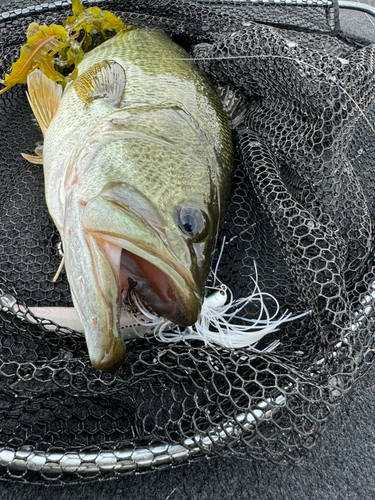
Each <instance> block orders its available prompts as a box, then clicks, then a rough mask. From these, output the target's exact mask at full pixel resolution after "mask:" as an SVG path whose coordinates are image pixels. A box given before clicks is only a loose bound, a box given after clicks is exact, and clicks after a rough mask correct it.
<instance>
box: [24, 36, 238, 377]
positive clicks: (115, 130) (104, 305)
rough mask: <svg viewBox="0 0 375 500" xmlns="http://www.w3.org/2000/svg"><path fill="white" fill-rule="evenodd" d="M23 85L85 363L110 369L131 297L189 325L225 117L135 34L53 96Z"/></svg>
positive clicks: (220, 192)
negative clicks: (36, 126) (37, 133)
mask: <svg viewBox="0 0 375 500" xmlns="http://www.w3.org/2000/svg"><path fill="white" fill-rule="evenodd" d="M28 90H29V100H30V103H31V106H32V108H33V111H34V113H35V115H36V117H37V119H38V122H39V123H40V125H41V128H42V130H43V132H44V134H45V137H44V146H43V160H40V161H43V166H44V174H45V189H46V199H47V205H48V209H49V211H50V214H51V216H52V218H53V220H54V222H55V224H56V226H57V228H58V230H59V232H60V234H61V238H62V242H63V248H64V255H65V268H66V273H67V276H68V280H69V284H70V288H71V293H72V297H73V302H74V305H75V308H76V309H77V312H78V316H79V318H80V321H81V323H82V325H83V328H84V332H85V338H86V343H87V347H88V351H89V355H90V359H91V362H92V364H93V365H94V366H95V367H96V368H98V369H100V370H105V371H114V370H116V369H117V368H118V367H119V366H120V364H121V363H122V361H123V359H124V355H125V347H124V345H123V342H122V340H121V338H120V334H119V313H120V310H121V304H122V302H123V301H124V300H126V298H127V297H128V296H129V293H130V291H131V290H133V291H134V292H135V293H137V294H138V296H139V297H140V298H141V299H142V301H143V302H144V304H146V305H147V306H148V307H150V308H151V309H152V310H153V311H155V312H156V313H157V314H159V315H160V316H163V317H165V318H166V319H168V320H170V321H172V322H173V323H176V324H179V325H183V326H187V325H191V324H193V323H195V322H196V320H197V318H198V315H199V312H200V308H201V304H202V301H203V298H204V285H205V281H206V278H207V275H208V272H209V267H210V256H211V251H212V247H213V242H214V240H215V236H216V234H217V231H218V228H219V225H220V222H221V220H222V217H223V214H224V211H225V206H226V201H227V197H228V192H229V188H230V182H231V174H232V142H231V132H230V130H229V127H228V119H227V116H226V114H225V112H224V111H223V107H222V103H221V101H220V99H219V97H218V96H217V94H216V92H215V90H214V87H213V85H212V83H211V82H210V80H209V79H208V77H207V76H206V75H205V74H203V73H202V72H201V71H200V70H199V69H198V68H197V66H196V65H195V64H194V62H193V60H192V58H191V56H190V55H189V54H188V53H187V52H186V51H185V50H183V49H182V48H181V47H180V46H178V45H176V44H175V43H174V42H173V41H172V40H171V39H170V37H169V36H168V35H166V34H164V33H160V32H153V31H146V30H142V29H135V30H131V31H124V32H120V33H119V34H118V35H116V36H115V37H114V38H112V39H111V40H108V41H107V42H105V43H103V44H102V45H100V46H99V47H97V48H95V49H94V50H92V51H91V52H89V53H88V54H86V56H85V57H84V59H83V61H82V62H81V63H80V64H79V66H78V77H77V78H76V79H75V80H74V82H73V83H71V84H69V85H68V86H67V87H66V89H65V91H64V94H63V95H62V96H61V91H60V90H59V86H58V85H57V84H55V83H54V82H52V81H50V80H48V79H47V78H46V77H45V76H43V75H42V74H41V73H40V72H39V71H38V70H37V71H34V72H33V73H32V74H31V75H30V76H29V81H28Z"/></svg>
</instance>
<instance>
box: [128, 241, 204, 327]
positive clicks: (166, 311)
mask: <svg viewBox="0 0 375 500" xmlns="http://www.w3.org/2000/svg"><path fill="white" fill-rule="evenodd" d="M119 286H120V301H121V302H124V301H128V302H131V299H130V294H131V292H135V293H136V294H137V295H138V297H139V298H140V299H141V301H142V302H143V304H145V305H146V306H147V307H149V308H150V309H152V311H154V312H155V313H156V314H158V315H159V316H162V317H163V318H166V319H167V320H169V321H171V322H172V323H175V324H177V325H181V326H190V325H192V324H194V323H195V322H196V321H197V318H198V314H199V309H200V301H199V299H198V298H197V297H196V295H195V294H194V293H192V294H189V295H190V296H189V297H186V296H184V294H183V293H181V291H180V290H179V288H178V287H177V286H176V283H174V282H173V279H172V278H171V277H170V276H168V275H167V273H166V272H165V271H163V270H162V269H160V268H159V267H157V266H156V265H155V264H153V263H152V262H150V261H149V260H147V259H145V258H143V257H141V256H139V255H137V254H135V253H132V252H130V251H129V250H126V249H122V250H121V259H120V271H119ZM194 297H195V300H191V299H192V298H194Z"/></svg>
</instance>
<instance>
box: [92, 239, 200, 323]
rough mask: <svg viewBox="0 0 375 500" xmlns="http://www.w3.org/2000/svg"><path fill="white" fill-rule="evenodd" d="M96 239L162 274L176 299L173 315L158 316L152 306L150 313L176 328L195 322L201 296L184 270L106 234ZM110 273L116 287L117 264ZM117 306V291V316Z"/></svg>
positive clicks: (177, 265) (147, 249)
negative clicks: (117, 248)
mask: <svg viewBox="0 0 375 500" xmlns="http://www.w3.org/2000/svg"><path fill="white" fill-rule="evenodd" d="M98 236H99V237H100V238H102V239H103V240H106V241H107V242H109V243H111V244H112V245H115V246H117V247H119V248H121V249H122V251H124V250H125V251H127V252H128V253H130V254H133V255H135V256H136V257H140V258H141V259H143V260H145V261H147V262H149V263H151V264H152V265H153V266H155V267H156V268H158V270H159V271H161V272H162V273H163V274H164V276H165V277H166V279H167V281H169V283H170V284H171V285H172V287H173V290H174V292H175V295H176V299H175V300H174V301H172V302H174V303H175V307H174V308H172V310H173V314H159V313H158V311H157V310H156V309H155V310H154V308H153V307H152V306H149V307H151V308H152V309H153V310H154V312H156V313H157V314H159V315H160V316H162V317H164V318H166V319H167V320H169V321H171V322H172V323H174V324H178V325H180V326H191V325H193V324H194V323H195V322H196V321H197V319H198V315H199V313H200V309H201V305H202V302H203V293H201V292H200V291H199V290H198V288H197V286H194V284H195V283H194V281H193V279H192V277H191V276H189V272H188V271H187V269H186V268H185V267H184V266H182V265H180V264H177V263H176V262H175V261H174V260H172V259H167V258H166V257H165V256H163V255H160V254H158V253H157V252H155V251H153V250H151V249H149V248H141V247H139V246H137V245H136V244H135V243H133V242H131V241H129V240H126V239H124V238H121V239H119V238H116V237H114V236H112V235H108V234H98ZM168 253H169V252H168ZM114 273H115V275H116V276H117V278H118V282H119V285H120V273H121V261H120V264H119V266H118V267H117V268H116V269H114ZM125 273H126V268H125ZM150 286H151V285H150ZM155 293H157V292H155ZM121 303H122V294H121V290H119V312H120V309H121ZM146 304H147V302H146Z"/></svg>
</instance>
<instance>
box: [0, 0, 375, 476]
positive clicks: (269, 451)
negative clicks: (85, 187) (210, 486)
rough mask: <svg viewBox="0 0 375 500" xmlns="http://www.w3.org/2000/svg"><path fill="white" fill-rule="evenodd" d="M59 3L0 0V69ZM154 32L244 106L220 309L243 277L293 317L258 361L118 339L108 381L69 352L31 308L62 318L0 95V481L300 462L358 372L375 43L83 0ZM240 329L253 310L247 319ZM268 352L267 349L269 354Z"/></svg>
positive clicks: (367, 264)
mask: <svg viewBox="0 0 375 500" xmlns="http://www.w3.org/2000/svg"><path fill="white" fill-rule="evenodd" d="M69 5H70V4H69V2H63V1H60V2H52V3H42V2H38V1H32V0H28V2H22V8H19V2H14V1H13V2H6V3H3V4H2V5H1V12H0V40H1V43H0V54H1V57H0V66H1V68H0V69H1V71H0V73H1V74H2V75H3V74H4V73H5V72H7V71H9V67H10V65H11V63H12V62H13V61H14V60H15V59H16V58H17V57H18V51H19V47H20V45H22V44H23V43H24V41H25V38H24V37H25V32H26V28H27V26H28V24H29V23H30V22H31V21H37V22H39V23H43V22H45V23H47V24H48V23H52V22H54V23H56V22H59V21H61V20H62V19H64V18H65V17H66V15H67V12H68V11H69ZM86 5H88V6H90V5H98V6H100V7H101V8H107V9H109V10H111V11H113V12H115V13H116V15H118V16H120V17H122V19H123V20H124V21H125V22H126V23H127V24H130V25H135V26H141V27H146V28H150V29H159V30H164V31H168V32H169V33H171V34H172V37H173V39H174V40H175V41H176V42H177V43H180V44H181V45H182V46H184V48H186V49H187V50H189V51H190V52H191V53H192V54H193V56H194V58H195V60H196V62H197V64H198V65H199V66H200V67H201V68H202V69H203V70H204V71H206V72H207V73H208V74H209V75H211V76H212V77H213V78H214V79H215V81H217V82H219V83H220V85H221V86H224V87H225V88H226V89H227V91H230V92H232V93H233V94H234V95H236V96H237V98H239V99H240V100H241V103H242V106H243V107H244V109H245V110H246V113H245V119H244V122H243V123H242V124H241V125H239V126H238V127H237V128H236V129H235V130H234V131H233V137H234V144H235V150H236V158H235V174H234V179H233V187H232V193H231V198H230V202H229V208H228V213H227V216H226V219H225V222H224V224H223V227H222V229H221V232H220V234H219V239H218V245H217V248H216V250H215V252H214V255H213V264H215V262H216V261H217V259H218V256H219V250H220V248H221V246H222V244H223V254H222V257H221V260H220V264H219V266H218V276H219V277H220V279H221V280H222V281H223V282H224V283H225V284H226V285H228V286H229V287H230V288H231V289H232V291H233V293H234V295H235V297H243V296H246V295H247V294H248V293H249V291H250V290H251V287H252V283H253V281H252V279H253V278H254V277H255V269H254V262H255V263H256V267H257V270H258V271H257V272H258V284H259V287H260V288H261V289H262V291H264V292H269V293H272V295H274V296H275V297H277V299H278V301H279V304H280V307H281V310H282V311H286V310H288V311H290V312H292V313H293V315H294V316H296V315H299V314H301V313H304V312H308V314H307V315H305V316H303V317H301V318H300V319H297V320H294V321H291V322H289V323H285V324H284V325H283V326H281V327H280V329H279V330H278V331H276V332H274V333H272V334H270V335H269V336H267V337H265V338H264V339H263V340H262V341H260V342H259V343H258V345H257V346H256V348H248V349H245V348H244V349H224V348H215V347H211V346H205V345H204V344H203V343H200V342H198V341H190V342H188V341H184V340H183V339H182V341H181V342H179V343H176V344H165V343H162V342H159V341H157V340H156V339H154V338H147V339H136V340H132V341H129V342H128V345H127V351H128V355H127V359H126V361H125V362H124V364H123V366H122V367H121V369H120V370H119V371H118V372H117V373H116V374H115V375H110V374H106V373H101V372H99V371H97V370H95V369H94V368H93V367H92V366H91V365H90V362H89V358H88V355H87V350H86V346H85V342H84V339H83V337H82V336H81V335H79V334H78V333H76V332H73V331H71V330H68V329H66V328H65V329H64V328H61V327H58V326H57V325H55V324H52V323H51V322H49V321H47V320H41V319H39V318H35V317H34V316H33V315H32V314H31V313H30V311H29V310H28V307H31V306H39V307H46V308H48V307H50V306H56V305H59V306H71V305H72V303H71V297H70V292H69V285H68V282H67V279H66V276H65V274H64V272H63V273H62V275H61V276H60V278H59V279H58V281H57V282H56V283H52V281H51V279H52V277H53V275H54V273H55V271H56V269H57V267H58V265H59V261H60V256H59V244H60V242H59V237H58V234H57V231H56V229H55V227H54V225H53V223H52V221H51V219H50V216H49V214H48V211H47V208H46V206H45V202H44V188H43V172H42V170H41V168H40V167H38V166H37V165H30V164H28V163H27V162H26V161H25V160H24V159H23V158H22V157H21V156H20V153H21V152H26V153H31V152H32V151H33V150H34V148H35V145H36V144H37V143H38V141H41V139H42V137H41V132H40V130H39V128H38V125H37V124H36V122H35V121H34V120H33V119H32V113H31V110H30V108H29V106H28V103H27V99H26V95H25V87H24V86H21V85H18V86H16V87H14V88H12V89H10V90H9V91H8V92H6V93H5V94H4V95H2V96H1V97H0V116H1V123H2V141H1V146H0V148H1V156H0V162H1V166H0V172H1V183H0V189H1V193H2V196H1V204H2V206H1V231H0V288H1V296H0V306H1V311H0V322H1V330H0V381H1V393H0V478H2V479H14V480H21V481H28V482H53V483H63V482H64V483H67V482H77V481H78V482H80V481H87V480H90V479H91V480H94V479H98V478H100V479H103V478H113V477H116V476H118V475H121V474H124V473H134V472H137V471H151V470H155V469H156V468H159V467H162V466H170V465H173V464H177V463H183V462H186V461H192V460H198V459H199V458H202V457H207V456H210V457H213V456H235V457H238V458H243V459H250V458H255V459H263V460H264V459H266V460H271V461H272V462H275V463H279V464H291V463H298V462H299V461H301V460H302V459H303V457H304V455H305V454H306V453H307V452H308V450H310V449H311V448H312V447H313V446H314V444H315V443H316V440H317V439H318V437H319V436H320V435H321V434H322V432H323V431H324V428H325V426H326V423H327V421H328V420H329V418H330V417H331V415H332V414H333V412H334V410H335V408H336V407H337V405H338V404H339V403H340V401H341V399H342V397H343V395H344V394H345V393H346V392H347V391H348V390H349V389H350V388H351V387H352V385H353V383H355V380H356V378H358V377H359V376H360V375H361V374H362V373H363V371H364V370H365V369H366V367H367V366H368V365H369V364H370V363H371V362H372V360H373V353H374V338H373V337H374V335H373V334H374V326H373V322H374V318H373V313H374V306H375V302H374V300H375V267H374V255H373V254H374V238H373V235H372V221H373V219H374V215H375V202H374V197H373V193H374V192H375V191H374V188H375V176H374V175H373V173H374V170H375V151H374V146H373V144H374V141H373V138H374V132H375V130H374V125H373V123H374V117H375V107H374V97H373V96H374V92H373V89H374V77H375V66H374V56H375V47H374V46H372V45H371V44H368V43H366V42H363V41H359V40H354V39H348V38H347V37H345V36H344V35H343V34H342V33H341V32H340V30H339V23H338V8H337V4H336V3H335V2H331V1H326V2H324V1H321V2H313V1H306V2H299V1H295V2H293V1H292V2H278V3H276V2H272V3H271V2H269V3H266V2H263V3H262V2H253V1H231V2H228V1H209V0H207V1H192V0H167V1H163V0H159V1H149V0H148V1H145V0H132V1H126V0H124V1H115V0H113V1H95V2H93V1H91V2H90V1H88V2H86ZM246 314H247V317H248V318H251V317H253V316H254V315H255V316H256V314H257V307H256V306H254V305H252V306H249V307H248V310H247V311H246ZM270 345H271V346H272V345H273V346H276V347H275V348H274V349H269V348H268V347H269V346H270Z"/></svg>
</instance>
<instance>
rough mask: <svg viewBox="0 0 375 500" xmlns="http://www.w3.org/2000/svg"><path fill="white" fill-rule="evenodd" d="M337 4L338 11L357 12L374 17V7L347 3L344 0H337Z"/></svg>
mask: <svg viewBox="0 0 375 500" xmlns="http://www.w3.org/2000/svg"><path fill="white" fill-rule="evenodd" d="M338 4H339V8H340V9H348V10H359V11H361V12H365V13H366V14H370V16H374V17H375V7H372V6H371V5H367V4H366V3H359V2H347V1H346V0H339V1H338Z"/></svg>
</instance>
